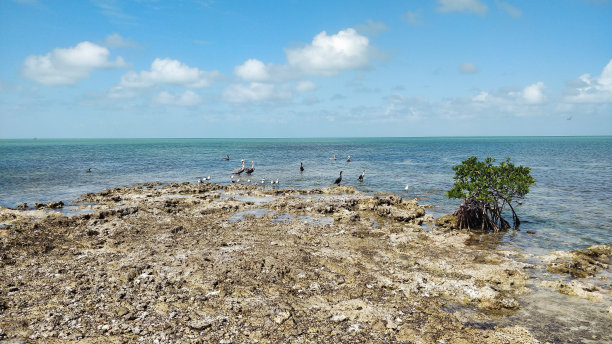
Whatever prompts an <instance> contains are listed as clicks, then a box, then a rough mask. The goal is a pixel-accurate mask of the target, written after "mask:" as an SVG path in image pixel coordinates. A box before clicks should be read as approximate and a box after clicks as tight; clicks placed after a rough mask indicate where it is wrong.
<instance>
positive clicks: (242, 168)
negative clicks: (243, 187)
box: [232, 160, 244, 174]
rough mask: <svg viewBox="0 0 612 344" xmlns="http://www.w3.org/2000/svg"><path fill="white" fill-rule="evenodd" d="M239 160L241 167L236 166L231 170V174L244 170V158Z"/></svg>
mask: <svg viewBox="0 0 612 344" xmlns="http://www.w3.org/2000/svg"><path fill="white" fill-rule="evenodd" d="M241 162H242V167H238V168H236V169H234V170H233V171H232V174H240V173H242V172H244V160H241Z"/></svg>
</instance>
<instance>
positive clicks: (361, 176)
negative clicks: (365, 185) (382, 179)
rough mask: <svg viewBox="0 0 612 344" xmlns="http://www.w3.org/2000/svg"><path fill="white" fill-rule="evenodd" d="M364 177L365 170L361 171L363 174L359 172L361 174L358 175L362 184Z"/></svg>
mask: <svg viewBox="0 0 612 344" xmlns="http://www.w3.org/2000/svg"><path fill="white" fill-rule="evenodd" d="M364 176H365V170H363V172H361V174H360V175H359V178H357V179H359V181H360V182H362V181H363V177H364Z"/></svg>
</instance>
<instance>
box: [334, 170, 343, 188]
mask: <svg viewBox="0 0 612 344" xmlns="http://www.w3.org/2000/svg"><path fill="white" fill-rule="evenodd" d="M341 181H342V171H340V177H338V178H336V181H335V182H334V184H338V185H340V182H341Z"/></svg>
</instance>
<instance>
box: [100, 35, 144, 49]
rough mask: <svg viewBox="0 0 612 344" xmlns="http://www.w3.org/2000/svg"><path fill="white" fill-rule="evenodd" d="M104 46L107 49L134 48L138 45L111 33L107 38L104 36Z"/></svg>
mask: <svg viewBox="0 0 612 344" xmlns="http://www.w3.org/2000/svg"><path fill="white" fill-rule="evenodd" d="M103 44H104V46H105V47H108V48H121V47H136V46H138V44H136V42H134V41H132V40H130V39H125V38H123V37H121V35H120V34H118V33H113V34H110V35H108V36H106V38H105V39H104V43H103Z"/></svg>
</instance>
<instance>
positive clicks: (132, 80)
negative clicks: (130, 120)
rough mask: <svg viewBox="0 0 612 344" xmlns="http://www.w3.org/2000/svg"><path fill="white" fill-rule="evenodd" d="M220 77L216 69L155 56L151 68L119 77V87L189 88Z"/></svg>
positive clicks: (204, 84)
mask: <svg viewBox="0 0 612 344" xmlns="http://www.w3.org/2000/svg"><path fill="white" fill-rule="evenodd" d="M220 77H221V73H219V72H217V71H203V70H200V69H198V68H196V67H189V66H187V65H186V64H184V63H182V62H180V61H177V60H173V59H169V58H165V59H160V58H157V59H155V60H154V61H153V63H151V69H150V70H146V71H140V72H139V73H136V72H134V71H130V72H128V73H126V74H124V75H123V76H122V77H121V82H120V83H119V87H120V88H144V87H152V86H154V85H157V84H173V85H182V86H185V87H191V88H202V87H209V86H211V85H212V84H213V82H215V81H216V80H218V79H219V78H220Z"/></svg>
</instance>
